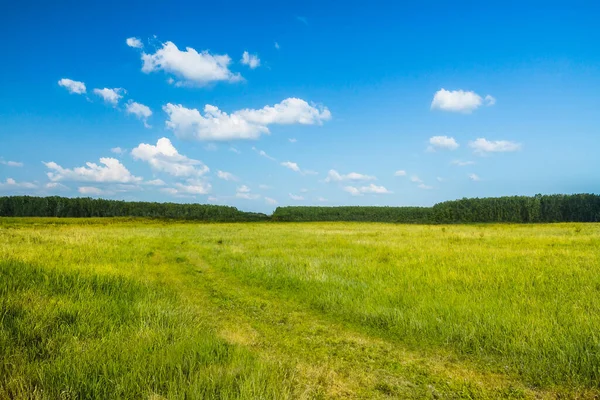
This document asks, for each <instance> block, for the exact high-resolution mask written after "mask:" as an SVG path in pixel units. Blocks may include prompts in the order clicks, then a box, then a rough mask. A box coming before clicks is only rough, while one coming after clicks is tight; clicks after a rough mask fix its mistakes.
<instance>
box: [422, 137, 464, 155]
mask: <svg viewBox="0 0 600 400" xmlns="http://www.w3.org/2000/svg"><path fill="white" fill-rule="evenodd" d="M458 147H459V144H458V143H456V140H454V138H453V137H448V136H433V137H431V138H429V147H428V150H429V151H435V150H439V149H444V150H456V149H458Z"/></svg>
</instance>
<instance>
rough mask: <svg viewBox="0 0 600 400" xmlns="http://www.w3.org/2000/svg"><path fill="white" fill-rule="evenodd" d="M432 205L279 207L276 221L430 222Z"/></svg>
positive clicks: (275, 216) (273, 217)
mask: <svg viewBox="0 0 600 400" xmlns="http://www.w3.org/2000/svg"><path fill="white" fill-rule="evenodd" d="M432 212H433V209H432V208H431V207H373V206H364V207H363V206H344V207H297V206H294V207H277V209H276V210H275V212H274V213H273V216H272V217H271V219H272V220H274V221H290V222H291V221H296V222H301V221H362V222H401V223H415V224H419V223H430V222H431V221H432Z"/></svg>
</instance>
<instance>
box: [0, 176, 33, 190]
mask: <svg viewBox="0 0 600 400" xmlns="http://www.w3.org/2000/svg"><path fill="white" fill-rule="evenodd" d="M36 188H37V185H36V184H34V183H31V182H17V181H15V180H14V179H13V178H7V179H6V181H5V182H4V183H3V182H0V189H36Z"/></svg>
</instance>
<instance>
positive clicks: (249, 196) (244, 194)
mask: <svg viewBox="0 0 600 400" xmlns="http://www.w3.org/2000/svg"><path fill="white" fill-rule="evenodd" d="M250 192H251V190H250V188H249V187H248V186H246V185H242V186H240V187H238V188H237V190H236V192H235V197H237V198H240V199H246V200H256V199H259V198H260V195H258V194H254V193H250Z"/></svg>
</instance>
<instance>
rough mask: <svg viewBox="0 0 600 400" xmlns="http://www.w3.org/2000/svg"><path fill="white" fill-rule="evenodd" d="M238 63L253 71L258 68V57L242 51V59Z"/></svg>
mask: <svg viewBox="0 0 600 400" xmlns="http://www.w3.org/2000/svg"><path fill="white" fill-rule="evenodd" d="M240 62H241V63H242V64H244V65H247V66H248V67H250V69H254V68H257V67H259V66H260V59H259V58H258V55H256V54H250V53H248V52H247V51H244V54H242V59H241V61H240Z"/></svg>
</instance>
